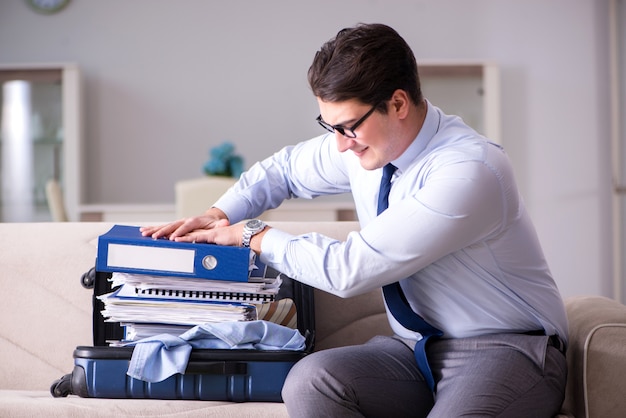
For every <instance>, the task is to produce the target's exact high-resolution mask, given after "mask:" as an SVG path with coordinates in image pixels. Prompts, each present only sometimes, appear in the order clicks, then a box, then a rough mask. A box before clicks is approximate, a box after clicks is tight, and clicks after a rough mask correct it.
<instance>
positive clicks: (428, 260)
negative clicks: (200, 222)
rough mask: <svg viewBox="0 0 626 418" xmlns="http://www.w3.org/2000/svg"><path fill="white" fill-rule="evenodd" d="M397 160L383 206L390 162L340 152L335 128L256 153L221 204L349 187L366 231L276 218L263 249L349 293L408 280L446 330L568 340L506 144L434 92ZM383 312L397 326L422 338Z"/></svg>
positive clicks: (278, 261)
mask: <svg viewBox="0 0 626 418" xmlns="http://www.w3.org/2000/svg"><path fill="white" fill-rule="evenodd" d="M392 163H393V164H394V165H395V166H396V167H398V170H397V171H396V173H395V174H394V177H393V179H392V187H391V192H390V194H389V208H388V209H387V210H386V211H385V212H383V213H382V214H381V215H380V216H376V206H377V198H378V189H379V184H380V179H381V176H382V169H378V170H369V171H368V170H365V169H364V168H362V167H361V165H360V164H359V160H358V158H357V157H356V156H355V155H354V154H353V153H351V152H349V151H348V152H344V153H340V152H339V151H338V150H337V147H336V143H335V138H334V135H332V134H326V135H322V136H319V137H316V138H313V139H311V140H309V141H305V142H302V143H299V144H297V145H295V146H290V147H286V148H284V149H282V150H281V151H279V152H277V153H276V154H274V155H273V156H271V157H270V158H267V159H266V160H264V161H261V162H258V163H256V164H254V165H253V166H252V167H251V168H250V170H248V171H247V172H246V173H244V174H243V176H242V178H241V180H240V181H239V182H238V183H237V184H236V185H235V187H234V188H233V189H231V190H230V191H229V192H228V193H226V194H225V195H224V196H223V197H222V198H220V199H219V200H218V202H216V204H215V206H216V207H218V208H220V209H221V210H223V211H224V212H225V213H226V214H227V216H228V217H229V219H230V221H231V222H233V223H234V222H238V221H240V220H243V219H246V218H250V217H254V216H258V215H259V214H260V213H262V212H263V211H265V210H267V209H270V208H275V207H277V206H279V205H280V203H281V202H282V201H283V200H285V199H289V198H292V197H298V198H314V197H316V196H319V195H324V194H335V193H345V192H352V196H353V198H354V202H355V207H356V211H357V215H358V219H359V222H360V224H361V228H362V229H361V230H360V231H355V232H352V233H350V234H349V236H348V237H347V239H346V241H343V242H342V241H337V240H335V239H332V238H329V237H326V236H323V235H320V234H317V233H314V232H312V233H309V234H305V235H300V236H293V235H291V234H288V233H286V232H283V231H279V230H277V229H270V230H269V231H268V232H267V233H266V234H265V235H264V237H263V241H262V247H261V250H262V252H261V256H260V257H261V260H262V261H263V262H265V263H267V264H268V265H270V266H272V267H274V268H276V269H277V270H279V271H281V272H283V273H284V274H286V275H288V276H289V277H292V278H294V279H296V280H298V281H301V282H303V283H306V284H309V285H311V286H313V287H316V288H319V289H322V290H325V291H327V292H330V293H333V294H336V295H339V296H342V297H349V296H353V295H357V294H361V293H365V292H368V291H370V290H372V289H376V288H380V287H382V286H384V285H386V284H389V283H393V282H396V281H401V286H402V288H403V290H404V293H405V295H406V297H407V300H408V301H409V303H410V305H411V307H412V308H413V310H414V311H415V312H417V313H419V314H420V315H421V316H422V317H423V318H424V319H425V320H426V321H428V322H429V323H430V324H432V325H433V326H435V327H437V328H439V329H441V330H442V331H443V332H444V338H462V337H471V336H477V335H482V334H489V333H501V332H518V333H521V332H526V331H534V330H545V332H546V334H547V335H552V334H558V335H559V336H561V337H562V338H563V340H564V341H567V319H566V315H565V309H564V306H563V302H562V298H561V296H560V294H559V291H558V289H557V287H556V284H555V282H554V280H553V279H552V276H551V273H550V270H549V268H548V265H547V263H546V260H545V258H544V255H543V252H542V249H541V246H540V244H539V241H538V239H537V235H536V233H535V230H534V227H533V225H532V222H531V220H530V218H529V216H528V213H527V212H526V209H525V207H524V203H523V201H522V199H521V197H520V195H519V193H518V190H517V186H516V183H515V179H514V175H513V172H512V168H511V165H510V162H509V160H508V157H507V156H506V154H505V152H504V151H503V150H502V148H501V147H500V146H498V145H496V144H493V143H490V142H488V141H487V140H486V139H485V138H484V137H482V136H481V135H479V134H478V133H477V132H475V131H474V130H473V129H471V128H470V127H468V126H467V125H465V124H464V123H463V121H462V120H461V119H460V118H458V117H456V116H449V115H446V114H444V113H443V112H442V111H441V110H440V109H438V108H437V107H435V106H433V105H431V104H430V103H428V110H427V114H426V119H425V121H424V125H423V127H422V129H421V130H420V132H419V134H418V136H417V137H416V138H415V140H414V141H413V143H412V144H411V146H410V147H409V148H408V149H407V150H406V151H405V152H404V153H403V154H402V155H401V156H400V157H399V158H398V159H396V160H395V161H392ZM387 316H388V317H389V321H390V324H391V326H392V328H393V330H394V331H395V332H396V333H397V334H398V335H399V336H401V337H404V338H410V339H419V338H420V336H419V334H418V333H415V332H412V331H409V330H407V329H405V328H404V327H402V326H401V325H400V324H398V323H397V322H396V321H395V319H394V318H393V317H392V316H391V315H390V314H389V312H388V313H387Z"/></svg>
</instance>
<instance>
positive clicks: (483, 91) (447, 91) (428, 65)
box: [418, 61, 501, 143]
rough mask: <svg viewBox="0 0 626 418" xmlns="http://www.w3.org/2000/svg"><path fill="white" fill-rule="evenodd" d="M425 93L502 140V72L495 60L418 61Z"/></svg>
mask: <svg viewBox="0 0 626 418" xmlns="http://www.w3.org/2000/svg"><path fill="white" fill-rule="evenodd" d="M418 68H419V73H420V79H421V82H422V92H423V94H424V97H426V98H427V99H428V100H430V101H431V102H432V103H433V104H434V105H435V106H437V107H439V108H441V109H442V110H443V111H444V112H446V113H448V114H453V115H457V116H460V117H461V118H463V120H464V121H465V123H467V124H468V125H469V126H471V127H472V128H474V129H476V130H477V131H478V132H479V133H481V134H483V135H485V136H486V137H487V138H489V139H490V140H491V141H494V142H497V143H501V129H500V72H499V68H498V66H497V65H496V64H494V63H487V62H465V61H462V62H456V61H448V62H441V61H424V62H421V63H418Z"/></svg>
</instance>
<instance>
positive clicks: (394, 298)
mask: <svg viewBox="0 0 626 418" xmlns="http://www.w3.org/2000/svg"><path fill="white" fill-rule="evenodd" d="M395 171H396V167H395V166H394V165H393V164H387V165H386V166H385V167H384V168H383V177H382V179H381V180H380V191H379V193H378V215H380V214H381V213H382V212H383V211H384V210H385V209H387V207H388V206H389V191H390V190H391V177H392V176H393V173H394V172H395ZM383 295H384V296H385V302H386V303H387V307H388V308H389V311H390V312H391V314H392V315H393V317H394V318H395V319H396V321H398V322H399V323H400V325H402V326H403V327H405V328H407V329H410V330H412V331H417V332H419V333H420V334H421V335H422V339H421V340H419V341H418V342H417V344H416V345H415V351H414V354H415V361H416V362H417V367H418V368H419V369H420V372H422V375H423V376H424V380H426V383H427V384H428V387H430V390H432V391H433V392H434V391H435V379H434V378H433V373H432V371H431V370H430V365H429V364H428V359H427V358H426V343H427V342H428V340H429V339H430V338H433V337H435V338H437V337H440V336H442V335H443V332H441V331H440V330H438V329H437V328H435V327H433V326H432V325H430V324H429V323H428V322H426V321H425V320H424V318H422V317H421V316H420V315H418V314H417V313H415V312H414V311H413V309H411V306H410V305H409V302H408V301H407V300H406V297H405V296H404V293H403V292H402V288H401V287H400V283H399V282H396V283H391V284H388V285H386V286H383Z"/></svg>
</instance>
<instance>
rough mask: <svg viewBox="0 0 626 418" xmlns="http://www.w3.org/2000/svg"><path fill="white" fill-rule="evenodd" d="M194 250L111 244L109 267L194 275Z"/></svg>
mask: <svg viewBox="0 0 626 418" xmlns="http://www.w3.org/2000/svg"><path fill="white" fill-rule="evenodd" d="M195 253H196V252H195V251H194V250H185V249H178V248H161V247H148V246H140V245H124V244H109V248H108V257H107V266H108V267H122V268H136V269H143V270H162V271H171V272H176V273H193V272H194V268H193V263H194V258H195Z"/></svg>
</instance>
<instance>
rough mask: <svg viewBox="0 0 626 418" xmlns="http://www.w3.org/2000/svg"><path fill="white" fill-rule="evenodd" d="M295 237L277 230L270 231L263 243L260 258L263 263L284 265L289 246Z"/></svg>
mask: <svg viewBox="0 0 626 418" xmlns="http://www.w3.org/2000/svg"><path fill="white" fill-rule="evenodd" d="M270 226H271V225H270ZM293 237H294V235H292V234H290V233H288V232H285V231H281V230H278V229H276V228H270V229H268V230H267V232H266V233H265V235H263V240H262V241H261V255H260V257H259V258H260V259H261V261H262V262H263V263H265V264H272V263H282V262H283V257H284V255H285V254H286V253H287V245H288V244H289V242H290V241H291V240H292V239H293Z"/></svg>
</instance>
